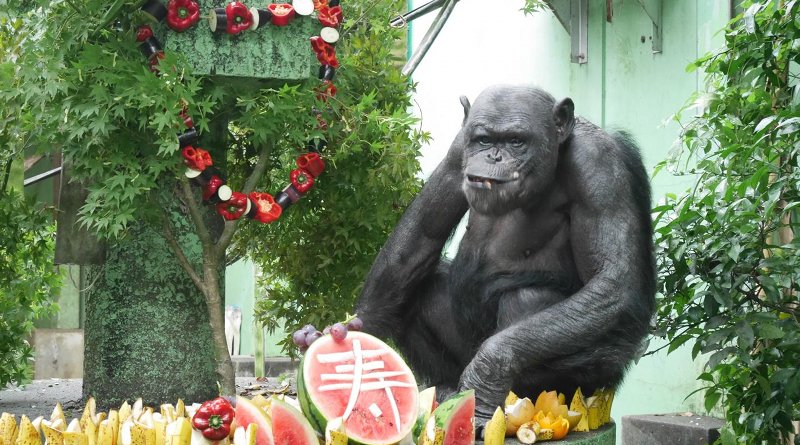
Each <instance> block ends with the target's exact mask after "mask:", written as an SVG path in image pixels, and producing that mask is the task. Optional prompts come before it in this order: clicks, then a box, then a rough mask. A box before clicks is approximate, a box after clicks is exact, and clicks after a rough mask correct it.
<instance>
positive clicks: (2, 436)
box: [0, 413, 17, 445]
mask: <svg viewBox="0 0 800 445" xmlns="http://www.w3.org/2000/svg"><path fill="white" fill-rule="evenodd" d="M16 437H17V419H16V417H14V415H13V414H9V413H3V414H2V415H0V440H2V441H3V443H4V444H6V445H13V443H14V439H15V438H16Z"/></svg>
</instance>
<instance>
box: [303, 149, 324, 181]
mask: <svg viewBox="0 0 800 445" xmlns="http://www.w3.org/2000/svg"><path fill="white" fill-rule="evenodd" d="M297 166H298V167H300V168H302V169H303V170H305V171H307V172H308V173H309V174H310V175H311V176H313V177H315V178H316V177H317V176H319V175H321V174H322V171H323V170H325V162H323V160H322V158H321V157H320V156H319V153H306V154H303V155H300V156H298V157H297Z"/></svg>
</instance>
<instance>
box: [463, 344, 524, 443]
mask: <svg viewBox="0 0 800 445" xmlns="http://www.w3.org/2000/svg"><path fill="white" fill-rule="evenodd" d="M495 343H497V342H496V341H493V339H491V338H490V339H489V340H487V341H486V342H484V344H483V345H482V346H481V348H480V349H479V350H478V353H477V354H475V357H474V358H473V359H472V361H471V362H470V363H469V365H467V367H466V368H465V369H464V372H463V373H461V379H460V381H459V382H458V390H459V391H463V390H465V389H474V390H475V429H476V431H477V432H478V434H477V435H476V439H480V438H481V434H482V431H483V427H484V426H485V425H486V422H488V421H489V419H491V418H492V415H493V414H494V411H495V410H496V409H497V407H501V408H502V407H503V405H504V404H505V400H506V395H508V392H509V391H510V390H511V386H512V384H513V377H512V376H513V371H512V362H513V361H512V357H511V354H510V352H509V349H508V348H502V347H500V346H499V345H498V346H496V345H495Z"/></svg>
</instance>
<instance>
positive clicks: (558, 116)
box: [553, 97, 575, 144]
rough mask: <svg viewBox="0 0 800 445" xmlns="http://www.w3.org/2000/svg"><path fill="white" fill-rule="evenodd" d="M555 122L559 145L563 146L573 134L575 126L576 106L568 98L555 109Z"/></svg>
mask: <svg viewBox="0 0 800 445" xmlns="http://www.w3.org/2000/svg"><path fill="white" fill-rule="evenodd" d="M553 120H554V121H555V123H556V133H557V134H558V143H559V144H561V143H563V142H564V141H566V140H567V138H568V137H569V136H570V135H571V134H572V127H574V126H575V104H574V103H572V99H570V98H569V97H567V98H566V99H564V100H562V101H561V102H559V103H557V104H556V105H555V106H554V107H553Z"/></svg>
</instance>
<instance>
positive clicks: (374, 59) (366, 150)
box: [238, 0, 427, 354]
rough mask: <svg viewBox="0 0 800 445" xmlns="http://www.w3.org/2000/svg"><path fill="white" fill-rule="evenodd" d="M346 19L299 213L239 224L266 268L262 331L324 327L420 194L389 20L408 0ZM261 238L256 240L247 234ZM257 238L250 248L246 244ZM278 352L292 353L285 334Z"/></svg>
mask: <svg viewBox="0 0 800 445" xmlns="http://www.w3.org/2000/svg"><path fill="white" fill-rule="evenodd" d="M342 6H343V7H344V10H345V11H344V13H345V17H352V18H358V17H362V20H360V21H355V20H353V21H349V22H347V23H346V24H345V31H344V33H343V38H342V41H341V42H340V43H338V44H337V53H338V54H340V56H341V57H342V68H341V69H340V70H338V71H337V75H336V76H337V77H336V82H337V86H338V88H339V93H338V95H337V96H336V100H335V101H333V102H332V103H331V108H332V110H333V114H334V115H335V117H334V118H332V119H329V124H330V129H329V134H330V136H329V139H328V141H329V144H328V147H329V148H328V150H329V151H331V152H332V155H331V156H330V157H328V158H326V159H327V162H328V164H327V170H326V172H325V174H324V175H323V176H321V177H320V178H319V183H318V185H315V191H314V192H313V193H311V194H310V195H308V196H307V197H306V198H304V200H303V201H301V202H300V203H299V204H298V207H300V208H298V209H290V211H289V212H288V213H287V214H286V215H284V216H282V217H281V220H280V221H279V222H278V223H277V224H272V225H269V226H259V225H253V224H250V225H247V226H244V227H242V228H241V229H240V230H241V231H242V232H244V233H245V235H243V236H241V237H240V238H239V244H238V246H239V247H240V248H243V247H245V245H247V244H250V245H249V246H248V247H249V248H250V249H251V252H253V256H254V258H256V260H257V261H258V262H259V264H260V265H261V267H262V270H263V271H264V273H265V277H266V280H265V284H266V285H267V288H268V290H267V297H268V298H266V299H264V300H262V301H261V302H259V304H258V307H257V313H258V316H259V318H260V319H261V320H262V321H263V322H264V323H265V325H266V326H267V328H271V329H276V328H278V327H279V326H280V325H279V323H280V322H281V321H282V322H284V323H285V327H286V331H287V332H289V333H291V332H292V331H294V330H295V329H296V328H299V327H300V326H302V325H304V324H306V323H313V324H315V325H316V326H324V325H330V324H332V323H333V322H335V321H337V320H343V319H344V318H345V313H346V312H347V311H350V310H352V307H353V306H354V302H355V299H356V296H357V295H358V292H359V290H360V288H361V285H362V284H363V280H364V277H366V275H367V272H368V271H369V267H370V265H371V264H372V261H373V260H374V258H375V255H376V254H377V252H378V250H379V249H380V247H381V245H382V244H383V243H384V242H385V241H386V239H387V238H388V236H389V233H390V232H391V230H392V228H393V227H394V225H395V223H396V222H397V220H398V219H399V217H400V216H401V214H402V212H403V210H404V209H405V207H406V206H407V205H408V203H409V202H410V201H411V199H412V198H413V196H414V195H415V194H416V192H417V191H418V190H419V181H418V179H416V175H417V172H418V171H419V164H418V162H417V156H419V149H420V143H421V141H422V140H423V139H424V138H425V137H427V135H426V134H423V133H420V132H418V131H416V130H415V129H414V125H415V123H416V121H415V119H414V118H413V117H412V116H411V114H410V113H409V111H408V110H409V108H410V106H411V101H410V96H409V93H410V91H411V88H412V85H411V84H409V82H408V79H406V78H405V77H403V76H402V75H401V74H400V69H399V62H400V58H399V57H398V56H396V55H395V54H396V53H398V52H399V53H402V51H398V50H397V48H396V46H397V43H398V42H402V40H403V34H402V33H403V31H402V30H397V29H394V28H391V27H390V26H389V25H388V22H387V20H386V17H391V16H393V15H396V14H397V12H398V11H399V10H402V8H403V7H404V6H405V2H402V1H393V0H377V1H364V0H348V1H346V2H342ZM293 162H294V160H293V157H292V156H286V155H285V156H283V157H281V158H278V159H277V160H276V164H278V167H277V168H274V169H273V170H272V173H271V174H270V176H269V178H268V181H270V182H271V183H272V184H276V185H277V184H280V183H281V182H282V181H284V178H285V177H286V174H287V172H288V170H289V169H290V168H291V164H292V163H293ZM253 239H258V240H261V242H259V243H252V242H250V241H249V240H253ZM252 244H255V245H252ZM282 344H283V347H284V350H285V351H287V352H290V353H292V354H294V347H293V346H291V338H290V337H289V336H287V337H285V338H284V341H283V343H282Z"/></svg>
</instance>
